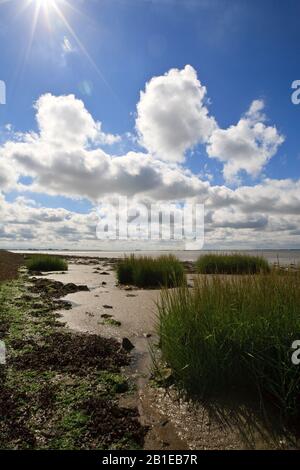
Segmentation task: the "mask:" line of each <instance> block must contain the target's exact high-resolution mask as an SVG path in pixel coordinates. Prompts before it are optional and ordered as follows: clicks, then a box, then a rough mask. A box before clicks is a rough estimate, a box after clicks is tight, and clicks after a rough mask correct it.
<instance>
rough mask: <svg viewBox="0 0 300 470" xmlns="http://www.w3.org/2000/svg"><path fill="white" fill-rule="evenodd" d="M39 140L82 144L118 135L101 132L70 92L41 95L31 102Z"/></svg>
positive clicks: (67, 145) (114, 138)
mask: <svg viewBox="0 0 300 470" xmlns="http://www.w3.org/2000/svg"><path fill="white" fill-rule="evenodd" d="M35 109H36V119H37V124H38V128H39V134H40V135H39V137H40V140H41V141H42V142H44V143H46V144H49V145H53V146H56V147H59V148H62V147H63V148H68V149H73V148H78V147H79V148H82V147H85V146H86V145H87V144H88V143H89V142H94V143H97V142H98V143H104V144H111V143H114V142H115V141H118V140H119V139H120V137H119V136H113V135H112V134H105V133H103V132H102V130H101V123H100V122H98V121H95V120H94V119H93V117H92V116H91V114H90V113H89V112H88V111H87V109H86V108H85V106H84V103H83V101H81V100H79V99H77V98H75V96H74V95H63V96H54V95H52V94H50V93H47V94H45V95H42V96H41V97H40V98H39V99H38V100H37V102H36V104H35Z"/></svg>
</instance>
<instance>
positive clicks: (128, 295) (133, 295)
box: [126, 294, 137, 297]
mask: <svg viewBox="0 0 300 470" xmlns="http://www.w3.org/2000/svg"><path fill="white" fill-rule="evenodd" d="M126 297H137V295H135V294H126Z"/></svg>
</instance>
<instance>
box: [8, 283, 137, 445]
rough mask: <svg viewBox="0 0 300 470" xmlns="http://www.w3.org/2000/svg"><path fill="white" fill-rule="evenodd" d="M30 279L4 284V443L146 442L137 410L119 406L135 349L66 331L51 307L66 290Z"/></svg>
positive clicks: (92, 443)
mask: <svg viewBox="0 0 300 470" xmlns="http://www.w3.org/2000/svg"><path fill="white" fill-rule="evenodd" d="M42 281H46V279H43V280H42ZM32 282H33V284H31V283H30V284H28V279H27V278H25V277H24V278H21V279H19V280H18V281H14V282H10V283H9V284H1V285H0V335H1V339H2V340H3V341H4V342H5V345H6V350H7V355H6V359H7V360H6V364H5V365H0V379H1V381H0V415H1V421H0V448H1V449H132V448H140V447H142V446H143V441H144V436H145V432H146V430H145V428H144V427H142V426H141V424H140V422H139V415H138V411H137V409H136V408H130V409H127V408H123V407H120V406H119V404H118V397H119V395H120V394H122V393H127V391H128V384H127V381H126V378H125V377H124V376H123V375H122V374H121V367H122V366H125V365H127V364H129V362H130V356H129V354H128V353H127V352H126V351H125V350H124V349H123V348H122V347H121V345H120V344H119V343H118V342H117V341H116V340H114V339H107V338H102V337H100V336H97V335H87V334H77V333H72V332H69V331H67V330H66V329H65V328H64V326H63V324H62V323H61V322H58V320H57V317H58V316H59V315H58V314H57V313H54V311H53V310H54V309H57V306H58V304H57V299H58V297H59V296H58V291H59V292H63V291H64V289H65V288H62V286H61V285H53V282H52V281H49V283H46V282H43V284H42V283H41V281H40V280H33V281H32ZM26 283H27V284H28V285H27V287H25V285H26ZM42 285H44V287H45V289H44V290H43V288H42ZM52 294H53V295H52ZM62 307H63V305H62Z"/></svg>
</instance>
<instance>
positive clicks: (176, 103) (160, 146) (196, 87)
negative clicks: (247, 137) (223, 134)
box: [136, 65, 216, 162]
mask: <svg viewBox="0 0 300 470" xmlns="http://www.w3.org/2000/svg"><path fill="white" fill-rule="evenodd" d="M205 96H206V88H205V86H203V85H201V83H200V81H199V80H198V78H197V73H196V71H195V69H194V68H193V67H191V66H190V65H186V66H185V68H184V69H182V70H178V69H171V70H170V71H169V72H168V73H166V74H165V75H162V76H160V77H154V78H152V79H151V80H150V81H149V82H148V83H147V84H146V90H145V92H141V96H140V101H139V103H138V105H137V119H136V128H137V131H138V133H139V136H140V143H141V144H142V145H143V146H144V147H145V148H146V149H147V150H148V151H149V152H150V153H152V154H153V155H155V156H156V157H158V158H160V159H162V160H166V161H173V162H182V161H183V160H184V154H185V152H186V151H187V150H189V149H190V148H192V147H193V146H194V145H196V144H198V143H205V142H206V141H207V140H208V138H209V136H210V135H211V133H212V131H213V129H214V128H215V127H216V123H215V120H214V118H213V117H210V116H209V114H208V109H207V107H206V104H205Z"/></svg>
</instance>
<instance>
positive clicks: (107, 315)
mask: <svg viewBox="0 0 300 470" xmlns="http://www.w3.org/2000/svg"><path fill="white" fill-rule="evenodd" d="M101 317H102V318H112V315H109V314H108V313H103V314H102V315H101Z"/></svg>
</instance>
